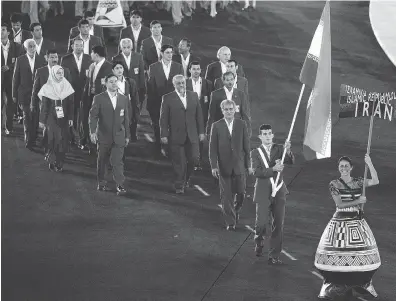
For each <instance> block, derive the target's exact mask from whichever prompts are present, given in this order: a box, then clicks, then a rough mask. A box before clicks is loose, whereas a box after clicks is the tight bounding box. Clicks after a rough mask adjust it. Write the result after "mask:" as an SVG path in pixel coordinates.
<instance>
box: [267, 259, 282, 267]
mask: <svg viewBox="0 0 396 301" xmlns="http://www.w3.org/2000/svg"><path fill="white" fill-rule="evenodd" d="M268 264H269V265H282V264H283V262H282V260H280V259H279V258H269V259H268Z"/></svg>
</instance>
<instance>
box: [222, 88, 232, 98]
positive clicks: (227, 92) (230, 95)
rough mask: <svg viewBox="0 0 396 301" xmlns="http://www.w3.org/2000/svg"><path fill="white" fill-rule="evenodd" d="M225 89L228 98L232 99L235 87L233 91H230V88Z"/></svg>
mask: <svg viewBox="0 0 396 301" xmlns="http://www.w3.org/2000/svg"><path fill="white" fill-rule="evenodd" d="M224 91H225V94H226V96H227V99H229V100H232V93H233V92H234V88H232V89H231V91H228V89H227V88H226V87H224Z"/></svg>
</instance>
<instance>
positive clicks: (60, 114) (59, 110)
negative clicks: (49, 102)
mask: <svg viewBox="0 0 396 301" xmlns="http://www.w3.org/2000/svg"><path fill="white" fill-rule="evenodd" d="M55 112H56V117H58V118H63V117H65V114H64V113H63V108H62V107H60V106H57V107H55Z"/></svg>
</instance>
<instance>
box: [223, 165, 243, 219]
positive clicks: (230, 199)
mask: <svg viewBox="0 0 396 301" xmlns="http://www.w3.org/2000/svg"><path fill="white" fill-rule="evenodd" d="M219 186H220V200H221V205H222V212H223V217H224V221H225V223H226V226H231V225H236V222H237V221H236V214H237V213H238V212H239V210H240V209H241V207H242V205H243V201H244V199H245V190H246V175H245V174H240V175H236V174H235V173H234V171H233V172H232V174H231V175H230V176H228V175H227V176H226V175H222V174H221V171H220V177H219Z"/></svg>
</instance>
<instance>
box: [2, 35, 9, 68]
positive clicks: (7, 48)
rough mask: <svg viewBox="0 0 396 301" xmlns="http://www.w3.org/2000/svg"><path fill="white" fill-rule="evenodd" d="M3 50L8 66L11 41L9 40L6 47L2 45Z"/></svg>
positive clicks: (5, 62)
mask: <svg viewBox="0 0 396 301" xmlns="http://www.w3.org/2000/svg"><path fill="white" fill-rule="evenodd" d="M1 48H2V50H3V57H4V64H5V65H7V59H8V52H9V51H10V40H7V43H6V44H5V45H3V43H1Z"/></svg>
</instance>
